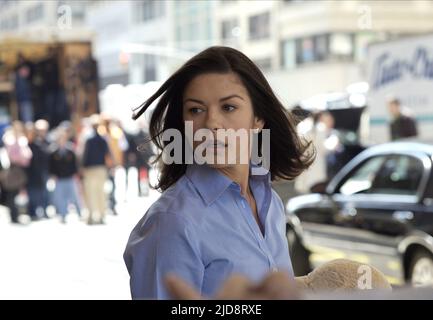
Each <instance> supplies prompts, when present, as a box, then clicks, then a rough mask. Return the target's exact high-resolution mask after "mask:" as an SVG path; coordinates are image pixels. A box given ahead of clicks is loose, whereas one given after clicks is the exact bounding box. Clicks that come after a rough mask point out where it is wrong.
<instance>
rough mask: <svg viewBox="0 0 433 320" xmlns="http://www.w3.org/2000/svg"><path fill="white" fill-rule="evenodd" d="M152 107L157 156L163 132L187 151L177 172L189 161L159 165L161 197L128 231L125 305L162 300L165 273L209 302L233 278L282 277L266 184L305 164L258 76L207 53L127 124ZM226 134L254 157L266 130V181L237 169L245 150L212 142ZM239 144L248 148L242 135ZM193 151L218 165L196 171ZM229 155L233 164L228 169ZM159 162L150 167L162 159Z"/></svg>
mask: <svg viewBox="0 0 433 320" xmlns="http://www.w3.org/2000/svg"><path fill="white" fill-rule="evenodd" d="M156 99H159V101H158V102H157V105H156V107H155V110H154V112H153V114H152V118H151V122H150V127H149V128H150V135H151V137H152V140H153V142H154V143H155V144H156V146H157V147H158V148H159V149H160V150H161V151H165V150H164V149H165V148H167V147H168V146H169V145H170V144H171V141H167V140H166V139H165V138H164V132H167V130H168V129H176V130H178V131H179V132H181V136H182V139H183V142H184V143H185V144H187V145H192V146H193V148H194V159H193V160H194V161H193V164H187V163H189V161H188V159H189V158H190V156H191V154H185V153H184V154H182V155H181V158H182V162H181V163H176V162H174V163H171V162H167V161H165V163H164V161H162V162H161V163H160V164H161V169H160V170H161V174H160V178H159V183H158V185H157V186H156V188H158V189H160V190H162V191H163V194H162V196H161V197H160V198H159V200H158V201H156V202H155V203H154V204H153V205H152V206H151V208H150V209H149V210H148V212H147V213H146V214H145V216H144V217H143V218H142V219H141V220H140V222H139V223H138V224H137V226H136V227H135V228H134V230H133V231H132V233H131V236H130V238H129V241H128V244H127V247H126V250H125V253H124V259H125V262H126V265H127V268H128V271H129V274H130V277H131V280H130V285H131V293H132V297H133V298H157V299H166V298H170V296H169V294H168V292H167V290H166V287H165V285H164V279H165V277H166V275H167V274H168V273H174V274H176V275H178V276H180V277H182V278H183V279H185V280H186V281H187V282H188V283H190V284H191V285H192V286H193V287H195V288H196V289H197V290H198V291H199V292H200V293H201V294H202V295H209V296H211V295H213V294H214V293H215V292H216V290H217V289H218V288H219V285H220V284H222V283H223V281H224V280H225V279H226V278H227V277H228V276H230V275H231V274H233V273H240V274H243V275H245V276H247V277H248V278H249V279H251V280H253V281H259V280H261V278H262V277H263V276H264V275H266V273H267V272H268V271H270V270H273V271H276V270H280V271H283V272H286V273H287V274H289V275H291V274H292V267H291V262H290V258H289V252H288V248H287V241H286V239H285V216H284V206H283V203H282V202H281V200H280V198H279V197H278V196H277V194H276V193H275V192H274V191H273V190H272V189H271V180H272V179H276V178H284V179H293V178H294V177H296V176H297V175H299V174H300V173H301V172H302V171H303V170H304V169H305V168H307V167H308V165H309V164H310V163H311V161H312V155H311V154H308V153H309V152H306V151H307V149H308V147H309V145H308V144H304V143H303V142H302V141H300V139H299V138H298V136H297V134H296V129H295V127H294V125H293V120H292V118H291V116H290V115H289V114H287V113H286V111H285V109H284V107H283V106H282V104H281V103H280V102H279V101H278V99H277V98H276V96H275V95H274V93H273V92H272V89H271V88H270V86H269V84H268V83H267V81H266V79H265V78H264V76H263V74H262V73H261V72H260V70H259V69H258V68H257V67H256V66H255V65H254V63H253V62H252V61H251V60H250V59H248V58H247V57H246V56H245V55H244V54H242V53H241V52H239V51H236V50H234V49H231V48H227V47H211V48H209V49H207V50H205V51H203V52H201V53H199V54H198V55H196V56H194V57H193V58H191V59H190V60H189V61H188V62H186V63H185V64H184V65H183V66H182V67H181V68H180V69H179V70H178V71H177V72H176V73H174V74H173V75H172V76H171V77H170V78H169V79H168V80H167V81H166V82H165V83H164V84H163V85H162V86H161V87H160V88H159V90H158V91H157V92H156V93H155V94H154V95H153V96H152V97H150V98H149V100H147V101H146V102H145V103H144V104H143V105H142V106H141V108H140V110H139V111H138V112H137V114H136V115H135V118H138V117H139V116H140V115H141V114H143V113H144V111H145V110H146V109H147V108H148V107H149V106H150V105H151V104H152V103H153V102H154V101H155V100H156ZM185 123H190V124H192V127H193V132H194V134H196V133H199V132H200V130H203V129H206V130H207V131H208V132H210V133H211V137H210V138H211V140H210V141H211V142H210V143H209V142H207V143H206V144H205V147H204V148H203V144H198V143H197V142H195V141H190V140H189V139H188V137H187V136H188V135H187V132H186V130H185V128H186V126H185ZM228 129H235V130H242V129H243V130H252V131H253V132H255V133H254V135H253V138H254V139H257V141H259V149H263V147H265V146H260V143H261V139H262V134H263V131H262V130H269V131H270V140H269V143H270V146H268V147H269V151H270V152H269V155H270V159H269V160H270V162H269V164H270V165H269V172H267V174H265V175H263V174H254V175H253V174H251V172H253V171H254V172H256V173H257V172H259V171H258V170H256V169H257V168H258V166H257V165H256V164H253V163H252V162H250V161H247V162H246V163H245V162H244V161H240V160H241V159H242V157H243V156H244V155H245V152H247V156H248V157H249V159H250V160H251V153H250V151H249V148H246V149H247V151H245V148H243V147H244V146H243V145H242V144H241V145H239V143H236V144H235V145H233V143H231V144H229V143H228V142H227V141H228V140H227V139H224V140H221V139H219V138H218V137H219V135H218V134H219V132H221V131H224V130H228ZM229 140H230V139H229ZM230 141H232V140H230ZM235 141H236V142H239V139H237V138H236V139H235ZM241 142H243V143H245V141H241ZM246 142H247V144H248V145H249V146H251V144H252V140H251V137H250V136H248V141H246ZM199 148H201V150H202V151H203V153H202V154H204V156H205V158H206V159H208V157H207V156H214V158H215V157H216V158H217V159H218V160H219V161H217V163H216V164H215V163H214V161H213V162H212V161H207V162H206V163H204V164H199V162H200V161H196V160H197V159H196V155H197V152H196V151H198V150H199ZM233 150H234V151H235V153H236V155H235V161H228V160H233V159H232V158H230V159H229V157H227V154H230V152H231V151H233ZM226 151H227V152H226ZM226 153H227V154H226ZM163 154H164V152H163V153H161V154H160V156H159V158H158V159H159V160H165V159H166V158H164V156H163ZM166 155H167V154H166ZM209 158H210V157H209ZM200 160H202V159H200ZM221 160H222V161H221ZM254 169H255V170H254ZM263 169H264V170H265V168H263ZM265 171H266V170H265Z"/></svg>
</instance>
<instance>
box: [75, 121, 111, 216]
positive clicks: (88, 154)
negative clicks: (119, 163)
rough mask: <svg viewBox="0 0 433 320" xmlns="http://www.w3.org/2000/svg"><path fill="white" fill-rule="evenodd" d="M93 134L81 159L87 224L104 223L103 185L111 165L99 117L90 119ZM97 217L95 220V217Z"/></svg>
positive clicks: (105, 200) (104, 197)
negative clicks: (87, 214)
mask: <svg viewBox="0 0 433 320" xmlns="http://www.w3.org/2000/svg"><path fill="white" fill-rule="evenodd" d="M90 122H91V124H92V128H93V132H92V136H90V137H89V138H88V139H87V140H86V142H85V144H84V152H83V158H82V166H83V180H84V181H83V182H84V193H85V198H86V203H87V207H88V209H89V217H88V224H89V225H91V224H94V223H97V224H101V223H104V218H105V214H106V208H107V199H106V195H105V190H104V185H105V182H106V181H107V178H108V167H111V166H112V164H113V158H112V156H111V152H110V148H109V146H108V143H107V141H106V140H105V139H104V138H103V137H102V136H101V135H100V133H99V126H100V117H99V115H96V114H95V115H92V116H91V118H90ZM97 216H99V218H98V219H97V218H96V217H97Z"/></svg>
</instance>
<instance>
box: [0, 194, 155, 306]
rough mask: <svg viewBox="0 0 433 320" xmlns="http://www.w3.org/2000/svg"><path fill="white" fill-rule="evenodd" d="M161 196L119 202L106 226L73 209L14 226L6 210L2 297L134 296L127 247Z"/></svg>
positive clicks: (0, 233) (1, 236)
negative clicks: (64, 214) (64, 220)
mask: <svg viewBox="0 0 433 320" xmlns="http://www.w3.org/2000/svg"><path fill="white" fill-rule="evenodd" d="M158 196H159V193H158V192H157V191H154V190H151V192H150V194H149V196H148V197H141V198H138V197H137V198H135V199H133V200H129V201H128V202H127V203H125V204H123V205H119V214H118V215H117V216H114V215H109V216H107V220H106V224H105V225H95V226H88V225H87V224H85V223H84V222H83V221H80V220H79V218H78V217H77V215H74V214H70V215H69V216H68V221H67V223H66V224H61V223H60V220H59V219H58V218H57V217H54V218H51V219H46V220H41V221H37V222H32V223H30V224H28V225H12V224H9V222H8V214H7V212H6V211H7V209H5V208H4V207H1V209H0V210H1V211H0V243H1V246H0V261H1V264H0V299H54V300H56V299H130V297H131V296H130V293H129V277H128V272H127V270H126V267H125V264H124V262H123V257H122V255H123V250H124V249H125V246H126V242H127V240H128V237H129V233H130V232H131V230H132V228H133V227H134V225H135V224H136V223H137V221H138V220H139V219H140V217H141V216H142V215H143V214H144V213H145V212H146V210H147V208H148V207H149V206H150V204H151V203H152V202H153V201H155V200H156V199H157V198H158Z"/></svg>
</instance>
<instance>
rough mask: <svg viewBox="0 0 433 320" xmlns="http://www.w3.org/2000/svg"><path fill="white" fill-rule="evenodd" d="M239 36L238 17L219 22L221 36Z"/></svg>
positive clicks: (230, 37)
mask: <svg viewBox="0 0 433 320" xmlns="http://www.w3.org/2000/svg"><path fill="white" fill-rule="evenodd" d="M238 36H239V21H238V19H229V20H224V21H223V22H222V24H221V38H222V39H223V40H230V39H233V38H236V37H238Z"/></svg>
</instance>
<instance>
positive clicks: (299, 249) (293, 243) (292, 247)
mask: <svg viewBox="0 0 433 320" xmlns="http://www.w3.org/2000/svg"><path fill="white" fill-rule="evenodd" d="M286 238H287V243H288V245H289V254H290V258H291V260H292V266H293V272H294V274H295V276H296V277H300V276H304V275H306V274H307V273H309V272H310V271H311V266H310V253H309V252H308V250H307V249H305V248H304V246H303V245H302V243H301V241H300V240H299V237H298V235H297V234H296V232H295V231H294V230H293V228H291V227H288V228H287V231H286Z"/></svg>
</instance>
